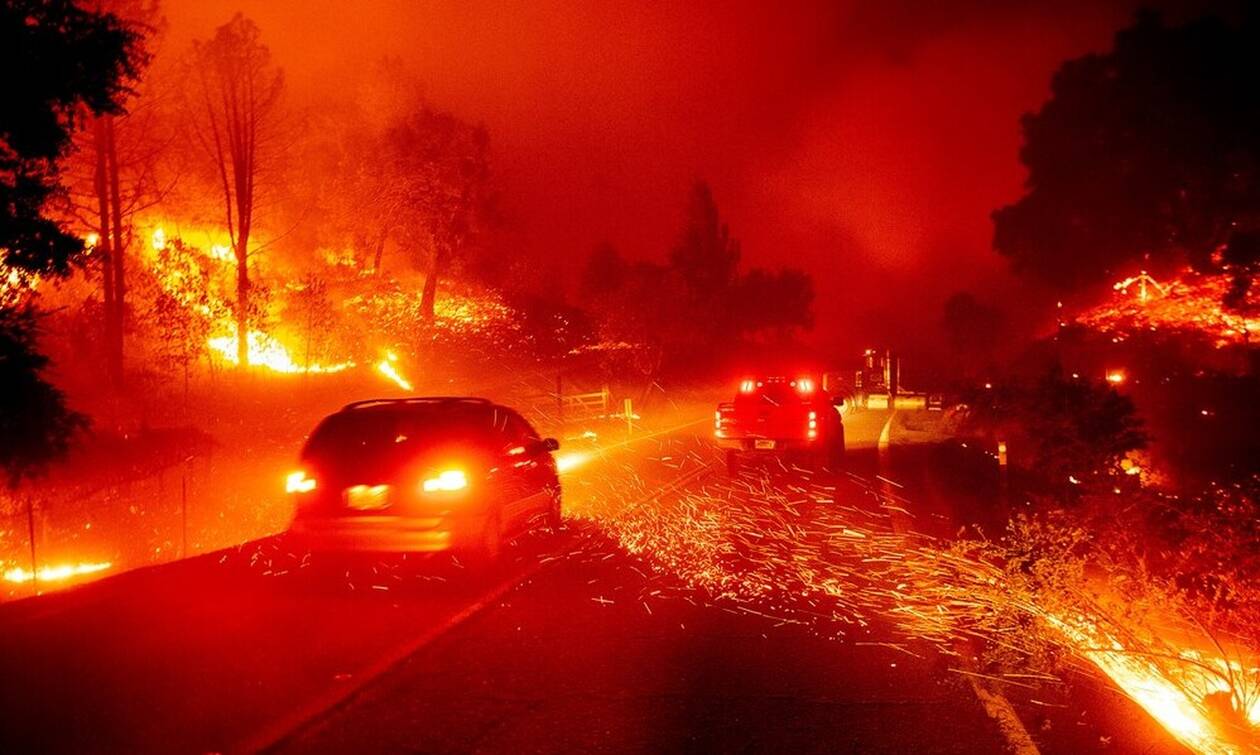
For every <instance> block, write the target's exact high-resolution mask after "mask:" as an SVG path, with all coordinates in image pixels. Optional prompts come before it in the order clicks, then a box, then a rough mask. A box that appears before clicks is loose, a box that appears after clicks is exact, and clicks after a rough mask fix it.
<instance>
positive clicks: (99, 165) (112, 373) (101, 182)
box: [92, 118, 122, 386]
mask: <svg viewBox="0 0 1260 755" xmlns="http://www.w3.org/2000/svg"><path fill="white" fill-rule="evenodd" d="M92 131H93V146H94V147H95V148H96V170H95V173H94V174H93V187H92V188H93V190H94V191H95V193H96V207H97V229H96V233H97V237H98V238H97V241H96V250H95V251H96V254H97V255H99V256H100V258H101V284H102V288H101V298H102V301H103V303H104V307H105V312H104V321H105V322H104V326H105V333H104V336H105V337H104V339H103V340H104V342H105V374H106V377H107V378H108V380H109V382H110V384H111V385H115V386H116V385H118V384H119V383H120V382H121V373H122V364H121V363H119V362H117V361H116V360H115V356H116V354H115V351H114V342H115V340H116V339H115V336H114V327H115V325H116V324H117V317H116V316H115V310H116V309H117V306H118V305H117V302H116V298H115V290H114V268H113V262H112V257H113V255H112V254H111V249H110V245H111V239H110V207H109V205H110V202H109V196H110V195H109V180H108V172H109V161H108V158H107V138H106V132H105V121H104V118H96V119H95V122H94V123H93V124H92Z"/></svg>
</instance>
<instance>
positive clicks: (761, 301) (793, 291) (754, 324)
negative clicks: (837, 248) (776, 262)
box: [731, 268, 814, 334]
mask: <svg viewBox="0 0 1260 755" xmlns="http://www.w3.org/2000/svg"><path fill="white" fill-rule="evenodd" d="M813 304H814V281H813V279H811V278H810V277H809V274H808V273H805V272H803V271H801V270H794V269H792V268H785V269H782V270H775V271H771V270H763V269H761V268H753V269H752V270H749V271H748V273H747V274H745V275H743V276H740V277H739V278H738V279H737V280H736V282H735V286H734V287H733V288H732V301H731V306H732V307H733V309H734V316H735V323H736V326H737V328H738V329H739V331H740V332H741V333H747V332H753V331H758V330H767V329H769V330H777V331H779V332H780V333H783V334H786V333H787V332H788V331H791V330H793V329H794V328H808V327H810V326H811V325H813V324H814V313H813Z"/></svg>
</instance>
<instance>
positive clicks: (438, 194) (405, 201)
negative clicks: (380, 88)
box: [385, 106, 491, 320]
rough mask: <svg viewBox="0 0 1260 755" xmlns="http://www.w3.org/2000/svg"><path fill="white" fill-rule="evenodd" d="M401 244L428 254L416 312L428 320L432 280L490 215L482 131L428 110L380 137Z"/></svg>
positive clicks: (485, 137) (486, 139) (459, 253)
mask: <svg viewBox="0 0 1260 755" xmlns="http://www.w3.org/2000/svg"><path fill="white" fill-rule="evenodd" d="M386 144H387V151H386V153H385V154H386V159H387V161H388V162H389V163H391V164H392V171H393V172H392V173H391V179H392V180H393V181H394V182H395V186H396V188H395V189H394V191H395V192H396V196H397V197H398V200H399V201H398V206H399V209H400V212H401V216H400V218H399V220H401V221H402V223H401V224H402V225H403V226H404V227H403V229H402V230H403V234H404V236H405V238H406V242H405V243H406V245H407V246H410V247H411V248H412V249H413V250H415V251H416V252H423V251H424V250H426V249H427V250H428V268H429V274H428V276H427V277H426V278H425V282H424V290H423V291H422V293H421V297H420V309H421V313H422V315H423V316H424V317H425V319H427V320H432V319H433V305H434V302H435V300H436V298H437V284H438V281H439V280H440V279H441V278H443V277H444V276H446V275H447V274H448V273H449V272H450V270H451V267H452V266H453V265H455V264H456V263H458V262H460V261H461V260H462V259H463V257H464V256H465V254H466V253H467V251H468V248H469V246H470V245H471V244H472V243H473V241H474V239H475V238H476V237H477V235H478V234H479V233H480V232H481V231H483V230H484V228H485V225H486V224H487V222H488V220H489V218H490V216H491V196H490V185H489V180H490V165H489V153H490V141H489V136H488V135H487V133H486V130H485V129H484V128H482V127H480V126H472V125H470V124H468V123H465V122H464V121H462V120H460V119H459V118H456V117H455V116H454V115H451V114H450V113H445V112H442V111H440V110H436V109H434V108H431V107H428V106H422V107H420V108H419V109H417V110H415V111H413V112H411V113H408V114H407V115H406V116H405V117H404V118H403V119H402V121H401V122H399V123H397V124H395V125H394V126H392V127H391V128H390V129H389V130H388V131H387V133H386Z"/></svg>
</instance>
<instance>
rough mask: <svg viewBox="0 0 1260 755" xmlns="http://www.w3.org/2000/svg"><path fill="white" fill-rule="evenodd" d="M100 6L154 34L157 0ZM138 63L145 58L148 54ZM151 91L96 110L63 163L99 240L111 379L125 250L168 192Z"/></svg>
mask: <svg viewBox="0 0 1260 755" xmlns="http://www.w3.org/2000/svg"><path fill="white" fill-rule="evenodd" d="M96 5H97V6H98V10H108V11H109V12H110V13H112V14H114V15H115V16H117V17H118V18H119V19H120V20H121V22H122V23H123V24H124V25H125V26H126V28H128V29H130V30H131V31H132V32H134V33H135V34H136V35H137V36H138V37H144V38H148V37H151V36H152V35H153V34H154V33H155V29H156V25H157V23H158V9H157V5H156V3H153V2H149V1H148V0H109V1H108V2H104V3H97V4H96ZM138 62H139V63H143V64H147V63H148V62H149V56H148V54H147V53H144V54H143V55H142V56H141V57H140V58H139V60H138ZM145 88H147V86H146V87H145ZM147 94H149V93H142V92H132V93H130V95H129V97H128V101H127V102H126V105H127V110H126V111H123V112H119V113H100V114H95V115H93V116H91V117H90V118H89V119H88V123H87V124H86V128H84V129H82V130H81V131H80V132H79V133H78V134H76V137H75V150H74V151H73V153H72V155H71V159H70V160H69V161H68V163H69V164H68V165H67V168H66V173H67V178H68V181H67V183H68V184H69V188H70V191H68V192H66V194H65V195H64V197H62V199H63V200H64V202H63V204H64V205H65V207H66V212H67V213H68V214H69V215H70V216H71V218H73V219H74V220H75V221H77V222H78V223H80V224H82V225H83V226H84V227H86V228H90V229H91V232H92V234H93V238H94V239H95V243H94V244H93V249H92V253H93V256H95V257H96V258H97V259H98V260H99V265H100V275H101V294H102V304H103V318H102V319H103V326H104V327H103V336H104V337H103V339H102V341H103V344H104V351H105V367H106V374H107V375H108V376H109V379H110V382H111V383H112V384H113V385H114V386H119V385H121V384H122V380H123V361H124V358H123V352H124V332H125V320H126V313H127V256H128V254H127V252H128V249H129V247H130V246H131V243H132V240H133V235H134V226H135V216H136V214H137V213H139V212H141V211H143V210H144V209H146V208H148V207H150V206H152V205H153V204H155V203H156V202H157V201H159V200H160V198H161V196H162V194H163V193H164V192H163V189H162V187H161V186H160V185H159V181H158V179H157V174H158V167H159V166H158V162H159V161H158V158H159V155H160V154H161V152H162V151H163V148H164V147H165V146H166V143H167V140H166V139H165V137H164V136H162V135H161V134H160V133H159V130H160V128H159V127H160V120H159V118H158V117H157V112H156V108H155V107H154V102H153V101H152V99H151V98H148V97H147V96H146V95H147ZM146 100H147V101H146Z"/></svg>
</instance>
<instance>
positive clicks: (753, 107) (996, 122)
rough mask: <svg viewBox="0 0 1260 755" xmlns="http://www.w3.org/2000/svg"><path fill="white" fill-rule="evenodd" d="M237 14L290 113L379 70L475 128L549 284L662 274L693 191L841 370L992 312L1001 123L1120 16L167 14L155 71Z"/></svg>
mask: <svg viewBox="0 0 1260 755" xmlns="http://www.w3.org/2000/svg"><path fill="white" fill-rule="evenodd" d="M237 10H240V11H242V12H244V13H245V14H246V15H247V16H249V17H251V18H253V19H254V20H255V21H256V22H257V23H258V24H259V26H260V27H261V29H262V32H263V37H264V41H265V42H266V43H267V44H268V45H269V46H270V47H271V50H272V54H273V57H274V58H275V60H276V62H277V63H278V64H279V65H281V66H282V67H283V68H284V69H285V71H286V75H287V79H288V85H289V90H290V96H291V97H292V98H293V100H295V101H296V103H297V104H299V105H302V104H313V103H314V104H317V103H318V102H319V100H320V98H321V97H323V96H325V95H326V94H328V93H330V92H331V91H333V90H335V89H337V88H339V87H342V86H345V85H346V84H347V82H349V81H351V80H352V79H353V78H354V76H355V75H356V74H354V73H353V72H354V71H358V70H366V69H369V68H370V66H368V65H367V64H369V63H371V62H373V61H375V60H377V59H380V58H382V57H386V56H388V57H396V58H398V59H400V60H401V61H403V63H404V65H405V66H406V67H408V68H409V69H411V71H412V72H413V73H414V74H415V75H416V76H417V77H418V78H419V79H420V80H421V81H422V82H423V83H424V86H425V91H426V93H427V95H428V97H429V98H430V99H431V100H432V101H433V102H434V104H436V105H437V106H438V107H441V108H444V109H447V110H450V111H452V112H454V113H456V114H458V115H459V116H460V117H462V118H465V119H469V120H473V121H480V122H483V123H484V124H485V125H486V127H487V128H488V130H489V132H490V136H491V140H492V147H493V153H494V156H493V167H494V171H495V173H496V175H497V181H498V184H499V186H500V189H501V191H502V195H503V204H504V210H505V215H506V223H507V238H508V242H507V243H509V244H510V245H511V246H512V248H513V252H514V253H520V254H523V255H528V256H530V257H531V258H533V259H537V260H538V261H539V263H540V264H539V268H540V269H543V270H554V271H556V272H558V273H559V274H560V275H561V278H560V279H562V280H570V281H571V280H572V279H573V274H574V273H575V272H576V270H577V269H578V267H579V266H580V265H581V263H582V261H583V260H584V259H585V258H586V256H587V255H588V254H589V253H590V251H591V250H592V249H593V248H594V247H595V245H596V244H598V243H600V242H602V241H608V242H611V243H612V244H614V245H615V246H616V247H617V248H619V249H621V250H622V251H623V252H624V253H625V254H626V255H628V256H630V257H636V258H646V259H661V258H663V257H664V255H665V254H666V252H667V250H668V249H669V246H670V245H671V243H672V242H673V240H674V238H675V236H676V234H677V232H678V228H679V225H680V223H681V217H682V208H683V202H684V200H685V197H686V195H687V191H688V189H689V186H690V185H691V184H692V183H693V182H694V181H695V180H696V179H697V178H704V179H706V180H707V181H709V182H710V183H711V184H712V186H713V189H714V194H715V196H716V198H717V202H718V205H719V207H720V208H721V210H722V212H723V215H724V216H725V218H726V219H727V221H728V222H729V223H730V225H731V228H732V231H733V233H734V234H735V235H736V236H737V237H738V238H739V239H740V240H741V241H742V244H743V254H744V259H745V262H746V264H755V265H765V266H778V265H791V266H796V267H800V268H802V269H804V270H806V271H808V272H809V273H810V274H812V275H813V277H814V280H815V287H816V291H817V300H816V304H815V312H816V315H817V325H816V328H815V341H816V343H817V344H819V345H821V346H828V347H836V348H846V349H847V348H853V347H856V346H858V345H864V342H867V341H878V340H884V339H892V340H899V341H901V342H902V343H901V345H902V346H906V347H914V346H919V345H923V343H924V342H927V341H930V340H931V339H930V338H924V335H923V334H924V333H925V332H929V331H930V332H934V326H935V325H936V324H937V323H938V322H939V319H940V311H941V304H942V302H943V301H944V299H945V298H946V297H948V296H949V295H950V294H951V293H954V292H956V291H959V290H963V289H969V290H974V291H978V292H981V293H982V294H984V295H988V296H993V297H996V296H997V294H995V293H989V292H992V291H994V290H996V288H997V287H998V285H997V284H1006V283H1009V280H1008V277H1007V275H1008V274H1007V273H1006V271H1005V265H1004V263H1003V262H1002V261H1001V260H1000V259H998V258H997V256H996V255H995V254H994V253H993V252H992V251H991V249H990V239H991V233H992V229H991V223H990V219H989V213H990V212H991V211H992V210H993V209H994V208H996V207H998V206H1000V205H1001V204H1004V203H1006V202H1009V201H1012V200H1013V199H1015V198H1016V197H1018V196H1019V193H1020V190H1021V184H1022V181H1023V178H1024V173H1023V169H1022V167H1021V166H1020V165H1019V163H1018V160H1017V153H1018V148H1019V127H1018V119H1019V116H1020V114H1021V113H1023V112H1026V111H1028V110H1031V109H1035V108H1036V107H1037V106H1038V105H1039V104H1040V103H1041V102H1042V101H1043V100H1044V99H1045V98H1046V96H1047V94H1048V91H1049V81H1050V77H1051V75H1052V73H1053V71H1054V70H1055V68H1056V67H1057V66H1058V65H1059V63H1060V62H1062V61H1063V60H1064V59H1066V58H1069V57H1074V56H1078V55H1081V54H1084V53H1086V52H1089V51H1093V50H1103V49H1106V47H1107V46H1108V44H1109V42H1110V39H1111V35H1112V34H1113V33H1114V31H1115V30H1116V29H1117V28H1118V27H1120V26H1121V25H1123V24H1124V23H1125V22H1126V21H1127V20H1128V19H1129V18H1130V17H1131V13H1132V7H1131V4H1130V3H1106V4H1101V5H1100V4H1096V3H1083V2H1082V3H1075V2H1073V3H1036V4H1034V3H1019V4H1005V3H986V2H973V3H966V4H961V5H955V6H954V7H952V8H950V9H949V10H942V9H925V8H924V7H923V6H921V5H920V4H918V3H911V2H893V3H886V2H869V3H868V2H857V3H848V4H845V3H796V4H790V5H789V6H788V7H774V8H770V7H767V6H766V5H765V4H764V3H710V4H640V3H633V4H632V3H616V4H614V3H591V4H568V3H549V2H523V3H502V2H481V1H476V2H463V3H414V2H404V1H401V0H400V1H398V2H373V3H339V2H331V1H330V0H322V1H319V2H302V3H296V2H274V1H272V0H253V1H250V0H232V1H231V2H228V1H226V0H197V1H196V2H191V1H188V0H175V1H173V2H170V3H169V4H167V5H166V6H165V15H166V17H167V21H168V28H167V34H166V39H165V41H164V43H163V49H164V51H171V50H178V49H182V48H184V47H186V45H187V43H188V41H189V40H190V39H193V38H197V37H205V36H208V35H209V34H210V33H211V32H212V30H213V29H214V27H215V26H217V25H218V24H221V23H223V22H224V21H225V20H226V19H228V18H229V17H230V16H231V14H232V13H234V12H235V11H237ZM1003 288H1009V287H1008V286H1003ZM907 291H913V292H914V296H913V297H912V300H913V301H914V302H915V304H914V306H913V307H910V308H907V307H906V306H905V302H906V301H907V296H906V292H907ZM1008 295H1009V294H1008ZM925 319H927V320H929V321H930V324H931V325H932V326H933V328H932V329H929V331H925V330H924V328H922V327H921V326H920V325H918V324H916V323H922V322H923V321H924V320H925ZM908 332H912V333H915V336H913V338H917V339H920V343H918V344H916V343H912V342H910V343H908V342H907V341H908V340H912V339H911V338H910V337H908V336H905V335H898V334H905V333H908ZM929 335H930V333H929Z"/></svg>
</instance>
